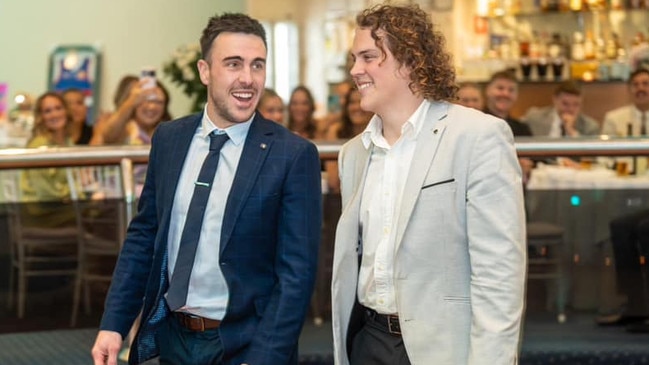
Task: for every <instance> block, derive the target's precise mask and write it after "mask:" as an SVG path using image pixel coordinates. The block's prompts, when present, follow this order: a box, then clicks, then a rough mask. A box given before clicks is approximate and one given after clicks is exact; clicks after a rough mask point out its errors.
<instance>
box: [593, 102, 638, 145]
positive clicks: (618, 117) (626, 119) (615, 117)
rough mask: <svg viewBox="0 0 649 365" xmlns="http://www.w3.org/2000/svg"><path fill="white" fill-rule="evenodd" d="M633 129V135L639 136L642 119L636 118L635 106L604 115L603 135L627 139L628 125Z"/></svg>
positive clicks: (624, 107)
mask: <svg viewBox="0 0 649 365" xmlns="http://www.w3.org/2000/svg"><path fill="white" fill-rule="evenodd" d="M629 124H631V125H632V128H633V131H632V132H633V135H639V134H640V131H641V129H642V126H641V122H640V119H639V118H638V117H637V116H636V107H635V106H634V105H633V104H629V105H625V106H622V107H619V108H617V109H613V110H611V111H609V112H608V113H606V114H605V115H604V123H603V124H602V134H606V135H609V136H613V137H626V136H627V135H628V128H629V127H628V125H629Z"/></svg>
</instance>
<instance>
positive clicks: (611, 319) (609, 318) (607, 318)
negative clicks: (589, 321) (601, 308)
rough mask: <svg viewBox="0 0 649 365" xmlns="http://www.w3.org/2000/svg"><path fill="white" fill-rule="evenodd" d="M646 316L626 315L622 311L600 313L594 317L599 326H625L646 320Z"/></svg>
mask: <svg viewBox="0 0 649 365" xmlns="http://www.w3.org/2000/svg"><path fill="white" fill-rule="evenodd" d="M646 319H647V317H646V316H627V315H625V314H624V313H623V312H617V313H611V314H600V315H598V316H597V317H596V318H595V322H596V323H597V324H598V325H599V326H626V325H631V324H637V323H639V322H643V321H644V320H646Z"/></svg>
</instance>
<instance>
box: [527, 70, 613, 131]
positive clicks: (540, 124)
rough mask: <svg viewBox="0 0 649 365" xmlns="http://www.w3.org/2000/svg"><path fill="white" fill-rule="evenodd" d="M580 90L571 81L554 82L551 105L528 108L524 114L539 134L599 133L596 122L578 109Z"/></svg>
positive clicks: (579, 107)
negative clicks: (557, 83)
mask: <svg viewBox="0 0 649 365" xmlns="http://www.w3.org/2000/svg"><path fill="white" fill-rule="evenodd" d="M581 103H582V96H581V89H580V88H579V86H578V85H577V84H576V83H575V82H574V81H565V82H562V83H560V84H559V85H557V87H556V88H555V90H554V95H553V97H552V106H547V107H542V108H537V107H532V108H530V109H529V110H528V111H527V113H525V115H524V116H523V118H522V120H523V122H524V123H527V125H529V126H530V129H531V130H532V134H533V135H535V136H538V137H541V136H548V137H555V138H559V137H579V136H587V135H597V134H599V130H600V126H599V123H598V122H597V121H596V120H595V119H593V118H591V117H589V116H587V115H585V114H583V113H582V112H581Z"/></svg>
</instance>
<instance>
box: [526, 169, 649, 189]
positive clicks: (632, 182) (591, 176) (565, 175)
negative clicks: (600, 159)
mask: <svg viewBox="0 0 649 365" xmlns="http://www.w3.org/2000/svg"><path fill="white" fill-rule="evenodd" d="M527 189H528V190H567V189H576V190H581V189H649V175H647V174H645V175H642V176H635V175H629V176H617V173H616V172H615V171H614V170H610V169H606V168H603V167H599V166H595V167H593V168H592V169H590V170H580V169H575V168H571V167H563V166H554V165H545V164H539V165H538V166H537V167H536V168H535V169H534V170H532V173H531V175H530V179H529V181H528V182H527Z"/></svg>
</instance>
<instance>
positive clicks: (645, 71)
mask: <svg viewBox="0 0 649 365" xmlns="http://www.w3.org/2000/svg"><path fill="white" fill-rule="evenodd" d="M641 74H647V75H649V69H646V68H642V67H639V68H637V69H636V70H635V71H633V72H631V74H630V75H629V80H628V81H627V84H628V85H629V86H630V85H631V83H633V79H634V78H635V77H636V76H638V75H641Z"/></svg>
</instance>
